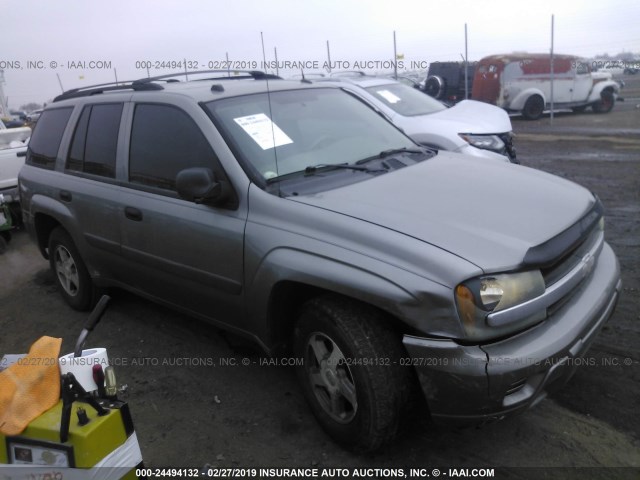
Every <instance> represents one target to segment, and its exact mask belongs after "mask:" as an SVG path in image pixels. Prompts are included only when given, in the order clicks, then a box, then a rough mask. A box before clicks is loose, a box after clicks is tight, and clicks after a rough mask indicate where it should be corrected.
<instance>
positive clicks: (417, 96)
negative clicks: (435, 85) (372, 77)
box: [366, 83, 447, 117]
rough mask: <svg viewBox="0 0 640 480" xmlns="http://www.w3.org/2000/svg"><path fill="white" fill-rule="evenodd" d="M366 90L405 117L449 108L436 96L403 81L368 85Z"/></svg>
mask: <svg viewBox="0 0 640 480" xmlns="http://www.w3.org/2000/svg"><path fill="white" fill-rule="evenodd" d="M366 90H367V92H369V93H370V94H371V95H373V96H374V97H376V98H377V99H378V100H381V101H382V102H384V103H385V104H386V105H387V106H388V107H389V108H391V109H392V110H393V111H395V112H396V113H399V114H400V115H403V116H405V117H413V116H416V115H428V114H430V113H435V112H439V111H441V110H445V109H446V108H447V107H445V106H444V105H443V104H442V103H440V102H439V101H438V100H436V99H435V98H431V97H430V96H429V95H425V94H424V93H422V92H421V91H419V90H416V89H415V88H411V87H408V86H407V85H403V84H401V83H389V84H387V85H378V86H375V87H367V88H366Z"/></svg>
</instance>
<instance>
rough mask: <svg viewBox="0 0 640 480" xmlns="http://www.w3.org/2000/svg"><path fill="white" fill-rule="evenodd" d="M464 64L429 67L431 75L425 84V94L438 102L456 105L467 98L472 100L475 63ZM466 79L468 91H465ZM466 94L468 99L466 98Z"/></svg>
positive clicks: (444, 63) (438, 64)
mask: <svg viewBox="0 0 640 480" xmlns="http://www.w3.org/2000/svg"><path fill="white" fill-rule="evenodd" d="M466 72H467V74H466V77H465V65H464V62H432V63H431V64H430V65H429V74H428V76H427V79H426V80H425V83H424V92H425V93H426V94H427V95H429V96H431V97H433V98H436V99H438V100H441V101H443V102H446V103H448V104H451V105H453V104H455V103H457V102H460V101H462V100H465V98H467V99H468V98H472V97H471V92H472V89H473V75H474V73H475V63H469V64H467V67H466ZM465 79H466V82H467V89H466V90H465ZM465 92H466V94H467V95H468V97H465Z"/></svg>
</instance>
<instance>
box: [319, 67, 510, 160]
mask: <svg viewBox="0 0 640 480" xmlns="http://www.w3.org/2000/svg"><path fill="white" fill-rule="evenodd" d="M313 81H314V82H325V81H330V82H334V83H339V84H340V86H341V87H342V88H343V89H344V90H347V91H349V92H351V93H352V94H355V95H357V96H358V97H360V98H362V99H363V100H365V101H366V102H367V103H369V104H370V105H371V106H373V107H374V108H375V109H376V110H378V111H380V112H382V113H383V114H384V115H385V116H386V117H387V118H388V119H389V120H390V121H391V122H393V123H394V125H396V126H397V127H399V128H401V129H402V130H403V131H404V132H405V133H406V134H407V135H409V136H410V137H411V138H412V139H413V140H415V141H416V142H418V143H420V144H422V145H425V146H428V147H432V148H435V149H437V150H448V151H451V152H458V153H464V154H466V155H472V156H474V157H482V158H492V159H499V160H503V161H511V162H513V163H518V162H517V161H516V151H515V148H514V147H513V140H512V126H511V120H510V119H509V116H508V115H507V113H506V112H505V111H504V110H502V109H501V108H498V107H496V106H494V105H488V104H486V103H481V102H476V101H474V100H463V101H462V102H460V103H458V104H456V105H454V106H453V107H448V106H446V105H444V104H443V103H441V102H439V101H438V100H436V99H434V98H431V97H429V96H428V95H425V94H424V93H422V92H420V91H419V90H417V89H414V88H411V87H409V86H407V85H404V84H402V83H401V82H399V81H396V80H393V79H390V78H382V77H375V76H369V75H365V74H364V73H362V72H342V73H334V74H333V76H331V77H326V78H314V79H313Z"/></svg>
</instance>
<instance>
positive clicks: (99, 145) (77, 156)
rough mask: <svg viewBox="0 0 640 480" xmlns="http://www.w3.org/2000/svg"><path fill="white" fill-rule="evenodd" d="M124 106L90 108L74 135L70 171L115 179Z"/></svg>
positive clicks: (83, 112) (105, 105)
mask: <svg viewBox="0 0 640 480" xmlns="http://www.w3.org/2000/svg"><path fill="white" fill-rule="evenodd" d="M121 117H122V104H121V103H118V104H101V105H88V106H86V107H85V108H84V109H83V110H82V114H81V115H80V120H78V124H77V125H76V131H75V132H74V134H73V141H72V142H71V150H70V152H69V158H68V159H67V169H68V170H73V171H77V172H84V173H90V174H93V175H100V176H102V177H109V178H114V177H115V170H116V148H117V146H118V131H119V129H120V118H121Z"/></svg>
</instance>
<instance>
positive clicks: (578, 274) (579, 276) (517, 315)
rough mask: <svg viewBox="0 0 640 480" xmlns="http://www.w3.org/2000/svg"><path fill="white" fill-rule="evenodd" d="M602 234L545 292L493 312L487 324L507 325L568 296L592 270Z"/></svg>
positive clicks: (599, 233) (600, 246) (602, 240)
mask: <svg viewBox="0 0 640 480" xmlns="http://www.w3.org/2000/svg"><path fill="white" fill-rule="evenodd" d="M603 245H604V232H602V231H598V234H597V236H596V241H595V243H594V245H593V247H592V248H591V249H589V251H588V252H587V253H586V254H585V255H584V256H583V257H582V259H581V260H580V261H579V262H578V264H577V265H576V266H575V267H573V268H572V269H571V270H570V271H569V273H567V275H565V276H564V277H562V278H561V279H559V280H558V281H556V282H555V283H554V284H553V285H551V286H550V287H548V288H547V289H546V291H545V292H544V293H543V294H542V295H540V296H539V297H536V298H534V299H531V300H529V301H528V302H525V303H522V304H520V305H517V306H515V307H511V308H507V309H505V310H501V311H499V312H494V313H491V314H489V316H487V324H488V325H489V326H492V327H499V326H502V325H507V324H509V323H512V322H516V321H518V320H522V319H523V318H527V317H529V316H531V315H534V314H536V313H539V312H540V311H542V310H545V309H546V308H547V307H549V306H551V305H553V304H554V303H556V302H558V301H560V300H562V298H564V297H565V296H567V295H569V294H570V293H571V292H572V291H573V290H574V289H575V288H576V287H577V286H578V285H579V284H580V283H581V282H582V280H584V279H585V278H586V277H587V276H588V275H589V274H590V273H591V272H592V270H593V267H594V265H595V263H596V260H597V259H598V257H599V255H600V252H601V251H602V247H603Z"/></svg>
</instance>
